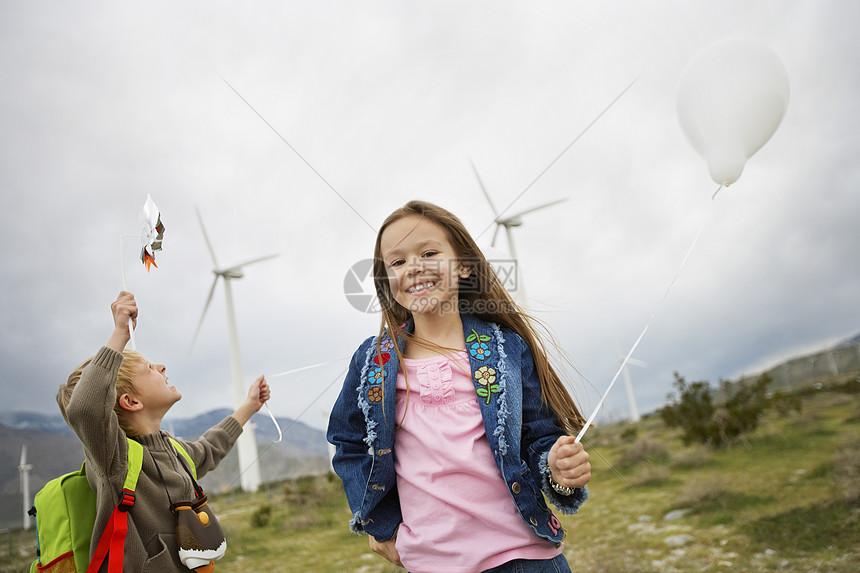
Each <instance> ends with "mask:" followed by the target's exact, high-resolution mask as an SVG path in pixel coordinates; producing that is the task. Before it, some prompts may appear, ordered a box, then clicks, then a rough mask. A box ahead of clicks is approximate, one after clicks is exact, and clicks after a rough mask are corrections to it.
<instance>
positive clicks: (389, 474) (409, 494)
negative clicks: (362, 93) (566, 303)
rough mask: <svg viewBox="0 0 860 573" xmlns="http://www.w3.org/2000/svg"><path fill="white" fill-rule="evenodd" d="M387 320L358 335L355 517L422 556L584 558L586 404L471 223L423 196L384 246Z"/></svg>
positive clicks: (346, 449)
mask: <svg viewBox="0 0 860 573" xmlns="http://www.w3.org/2000/svg"><path fill="white" fill-rule="evenodd" d="M373 274H374V284H375V287H376V294H377V297H378V298H379V301H380V305H381V307H382V325H381V328H380V332H379V335H378V336H375V337H371V338H369V339H367V340H366V341H365V342H364V343H363V344H362V345H361V346H360V347H359V349H358V350H357V351H356V353H355V355H354V356H353V359H352V362H351V364H350V369H349V373H348V375H347V377H346V380H345V382H344V386H343V390H342V391H341V393H340V396H339V397H338V399H337V402H336V403H335V406H334V408H333V410H332V414H331V419H330V420H329V427H328V440H329V441H330V442H331V443H332V444H334V445H335V446H336V448H337V451H336V453H335V456H334V459H333V466H334V468H335V471H336V472H337V473H338V475H339V476H340V477H341V479H342V480H343V487H344V490H345V491H346V496H347V499H348V501H349V505H350V508H351V510H352V512H353V517H352V520H351V521H350V528H351V529H352V530H353V531H355V532H356V533H360V532H366V533H368V534H369V537H370V547H371V548H372V549H373V550H374V551H375V552H377V553H379V554H381V555H382V556H384V557H385V558H386V559H388V560H389V561H391V562H392V563H395V564H397V565H402V566H404V567H406V568H407V569H409V570H410V571H414V572H421V571H428V572H430V571H432V572H438V571H445V572H452V573H457V572H462V573H472V572H476V571H485V570H486V571H499V572H500V571H570V568H569V566H568V564H567V561H565V559H564V556H563V555H562V549H563V545H562V540H563V539H564V536H565V531H564V529H563V528H562V527H561V524H560V523H559V521H558V519H557V518H556V517H555V515H553V514H552V512H551V511H550V510H549V509H547V506H546V504H545V502H544V498H543V495H542V493H545V494H546V495H547V497H548V498H549V499H550V500H551V501H552V502H553V504H554V505H555V506H556V507H557V508H558V509H559V510H560V511H561V512H562V513H576V511H577V510H578V509H579V506H580V505H581V504H582V503H583V502H584V501H585V500H586V498H587V497H588V492H587V490H586V488H585V484H586V483H587V482H588V481H589V479H590V478H591V466H590V464H589V463H588V454H587V453H585V451H583V448H582V445H581V444H576V443H574V438H573V437H572V436H570V435H568V434H569V433H574V432H576V431H578V430H579V429H580V428H581V427H582V425H583V423H584V418H583V417H582V415H581V414H580V412H579V410H578V409H577V407H576V405H575V404H574V403H573V401H572V400H571V398H570V395H569V394H568V393H567V391H566V390H565V387H564V385H563V384H562V382H561V380H560V379H559V377H558V375H557V374H556V372H555V370H554V369H553V368H552V366H551V365H550V364H549V361H548V360H547V353H546V351H545V349H544V346H543V344H542V343H541V341H540V339H539V337H538V336H537V334H536V331H535V328H534V326H533V325H532V321H531V320H530V319H529V318H528V317H527V316H526V315H525V314H524V313H523V312H522V311H521V310H520V309H519V308H518V307H517V306H516V305H515V303H514V302H513V300H512V299H511V297H510V295H509V294H508V293H507V292H506V291H505V289H504V287H503V286H502V285H501V284H500V282H499V281H498V279H497V278H496V276H495V274H494V273H493V271H492V269H491V268H490V265H489V263H488V262H487V260H486V259H485V258H484V256H483V254H482V253H481V251H480V250H479V249H478V247H477V245H476V244H475V241H474V240H473V239H472V238H471V237H470V236H469V233H468V232H467V231H466V229H465V227H464V226H463V224H462V223H461V222H460V221H459V219H457V217H455V216H454V215H453V214H451V213H449V212H448V211H446V210H444V209H442V208H440V207H438V206H436V205H433V204H430V203H424V202H420V201H411V202H409V203H407V204H406V205H405V206H404V207H402V208H401V209H398V210H396V211H395V212H394V213H392V214H391V215H390V216H389V217H388V218H387V219H386V220H385V222H384V223H383V224H382V228H381V229H380V230H379V233H378V235H377V238H376V247H375V249H374V273H373Z"/></svg>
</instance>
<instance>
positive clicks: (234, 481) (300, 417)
mask: <svg viewBox="0 0 860 573" xmlns="http://www.w3.org/2000/svg"><path fill="white" fill-rule="evenodd" d="M346 371H347V368H344V369H343V370H341V371H340V373H339V374H338V375H337V376H335V377H334V378H333V379H332V381H331V382H329V384H328V386H326V387H325V388H323V389H322V392H320V393H319V394H318V395H317V397H316V398H314V399H313V400H311V402H310V403H309V404H308V405H307V406H305V409H304V410H302V411H301V412H299V415H298V416H296V418H295V419H293V420H291V421H290V424H289V425H288V426H287V427H286V428H284V430H285V431H289V429H290V428H292V427H293V426H294V425H296V424H297V423H298V422H299V420H301V419H302V416H304V415H305V413H306V412H307V411H308V410H310V408H311V406H313V405H314V404H316V403H317V401H318V400H319V399H320V398H322V397H323V395H324V394H325V393H326V392H328V390H329V388H331V387H332V386H334V384H335V383H336V382H338V381H339V380H341V376H343V375H344V374H346ZM266 378H269V376H267V377H266ZM267 404H268V402H267ZM278 428H279V429H280V426H279V427H278ZM275 443H276V442H274V441H273V442H271V443H270V444H268V445H267V446H266V447H265V448H264V449H263V451H262V452H260V453H259V454H257V458H256V459H255V460H254V461H253V462H251V463H250V464H248V467H246V468H244V469H241V471H240V472H239V475H238V476H236V478H235V479H233V481H231V482H230V484H229V485H228V486H227V487H233V486H234V485H236V482H238V481H239V480H240V479H241V478H242V475H244V473H245V472H247V471H248V470H249V469H251V466H253V465H254V464H256V463H257V462H259V461H260V458H262V457H263V454H265V453H266V452H268V451H269V450H270V449H271V448H273V447H274V445H275Z"/></svg>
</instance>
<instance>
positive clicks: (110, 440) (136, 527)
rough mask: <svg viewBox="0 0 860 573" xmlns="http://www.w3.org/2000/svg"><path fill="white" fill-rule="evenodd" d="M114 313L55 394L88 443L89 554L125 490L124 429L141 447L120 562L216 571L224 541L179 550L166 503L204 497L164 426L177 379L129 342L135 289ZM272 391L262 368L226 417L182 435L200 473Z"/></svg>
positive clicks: (130, 567)
mask: <svg viewBox="0 0 860 573" xmlns="http://www.w3.org/2000/svg"><path fill="white" fill-rule="evenodd" d="M111 312H112V314H113V321H114V330H113V333H112V334H111V336H110V338H109V339H108V342H107V344H106V345H105V346H103V347H102V348H101V349H100V350H99V351H98V353H97V354H96V355H95V356H93V357H92V358H89V359H88V360H86V361H85V362H84V363H83V364H81V365H80V366H78V368H77V369H75V371H74V372H72V374H71V375H70V376H69V379H68V382H66V383H65V384H63V385H62V386H61V387H60V391H59V393H58V394H57V403H58V404H59V406H60V411H61V412H62V414H63V417H64V418H65V419H66V422H67V423H68V424H69V426H71V428H72V429H73V430H74V431H75V433H76V434H77V435H78V437H79V438H80V440H81V442H82V443H83V445H84V453H85V455H86V475H87V479H88V480H89V482H90V486H92V488H93V491H95V492H96V521H95V527H94V528H93V537H92V541H91V544H90V557H91V558H92V556H93V552H94V551H95V549H96V546H97V544H98V541H99V539H100V538H101V536H102V532H103V531H104V530H105V527H106V526H107V524H108V519H109V518H110V515H111V513H112V512H113V509H114V508H115V507H116V505H117V502H119V499H120V495H121V494H122V490H123V481H124V479H125V476H126V473H127V468H128V455H129V454H128V450H129V443H128V440H127V439H126V437H128V438H132V439H134V440H135V441H137V442H139V443H140V444H141V445H142V446H143V463H142V466H141V472H140V477H139V478H138V481H137V488H136V490H135V501H134V505H133V506H132V507H131V508H130V509H129V510H128V532H127V534H126V536H125V546H124V550H123V557H124V559H123V560H122V563H123V570H124V571H141V572H147V571H151V572H154V573H155V572H157V573H164V572H170V571H177V572H181V571H184V572H186V573H188V571H189V570H190V569H192V568H193V569H195V570H196V571H199V572H201V573H209V572H211V571H212V570H213V569H214V560H211V558H214V559H217V558H218V557H220V555H221V554H223V550H224V549H225V548H226V542H225V543H224V545H223V547H220V546H219V547H217V549H213V550H211V551H208V552H203V551H200V550H201V549H209V548H208V547H203V546H196V547H194V548H191V549H182V548H180V545H179V543H178V536H177V535H176V533H177V532H180V529H179V528H178V527H177V526H176V522H175V520H174V515H173V513H172V508H171V506H172V505H173V504H174V502H179V501H180V500H183V501H184V500H198V502H199V501H201V500H202V502H204V503H205V499H203V498H202V497H198V493H200V494H202V490H200V492H198V491H197V490H198V486H197V483H196V482H195V481H194V479H193V476H192V475H191V472H190V471H189V469H188V465H187V464H186V462H184V461H183V460H182V459H181V458H180V454H179V452H178V451H177V450H176V449H175V448H174V446H173V445H172V444H171V442H170V438H171V436H170V435H169V434H167V432H165V431H163V430H162V429H161V420H162V418H163V417H164V416H165V414H167V412H168V410H170V408H171V407H172V406H173V404H175V403H176V402H178V401H179V399H180V398H182V394H181V393H180V392H179V390H178V389H177V388H176V386H170V385H168V383H167V373H166V370H167V369H166V367H165V366H164V365H163V364H152V363H150V362H148V361H147V360H146V359H145V358H144V357H143V356H142V355H141V354H140V353H138V352H133V351H129V350H125V345H126V344H127V343H128V341H129V330H128V323H129V321H136V320H137V304H136V302H135V300H134V295H132V294H131V293H128V292H121V293H120V294H119V296H118V297H117V299H116V300H115V301H114V302H113V303H112V304H111ZM269 396H270V391H269V385H268V383H267V382H266V380H265V378H264V377H262V376H260V377H259V378H257V380H255V381H254V383H253V384H251V388H250V390H249V392H248V397H247V398H246V399H245V401H244V402H243V403H242V404H241V405H240V406H239V408H237V409H236V411H235V412H233V414H232V415H230V416H227V417H226V418H224V419H223V420H222V421H221V422H220V423H219V424H217V425H216V426H213V427H212V428H210V429H209V430H207V431H206V432H205V433H204V434H203V435H202V436H201V437H200V438H198V439H197V440H195V441H184V440H183V441H179V442H178V443H179V444H180V445H181V446H182V448H183V449H184V450H185V452H186V453H187V454H188V456H189V457H190V458H191V459H192V460H193V462H194V465H195V466H196V470H197V475H198V477H202V476H203V475H204V474H205V473H206V472H208V471H210V470H212V469H214V468H215V467H216V466H217V465H218V463H219V462H220V461H221V460H222V459H223V458H224V456H226V455H227V453H228V452H229V451H230V449H231V448H232V447H233V444H234V443H235V442H236V438H238V437H239V434H241V433H242V426H243V425H244V424H245V423H246V422H247V421H248V420H249V419H250V418H251V416H253V415H254V413H255V412H257V411H258V410H259V409H260V408H261V407H262V406H263V404H264V403H265V402H266V401H267V400H268V399H269ZM186 503H188V504H191V503H193V502H186ZM201 521H203V520H202V519H201ZM222 539H223V538H222ZM215 541H216V542H217V541H218V540H217V539H216V540H215ZM111 549H113V547H111ZM110 558H111V556H110V555H108V558H106V559H105V560H104V562H103V563H102V564H101V567H100V568H99V569H98V570H99V571H107V570H108V565H109V559H110ZM112 570H113V569H112Z"/></svg>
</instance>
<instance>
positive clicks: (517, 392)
mask: <svg viewBox="0 0 860 573" xmlns="http://www.w3.org/2000/svg"><path fill="white" fill-rule="evenodd" d="M461 318H462V322H463V334H464V337H465V339H466V349H467V350H468V351H469V363H470V368H471V371H472V373H473V376H472V382H473V384H474V386H475V391H476V394H477V395H476V397H475V398H476V400H478V403H479V404H480V408H481V416H482V417H483V421H484V430H485V431H486V434H487V439H488V441H489V444H490V449H491V451H492V453H493V458H494V459H495V461H496V466H497V467H498V469H499V472H500V473H501V476H502V479H504V481H505V483H506V484H507V486H508V492H509V493H510V495H511V498H512V499H513V500H514V503H515V504H516V507H517V510H518V511H519V514H520V517H521V518H522V520H523V522H524V523H525V524H526V525H527V526H529V527H531V528H532V530H533V531H534V532H535V533H536V534H537V535H538V536H539V537H541V538H543V539H545V540H547V541H548V542H549V543H552V544H553V545H555V546H558V545H560V544H561V541H562V540H563V539H564V535H565V531H564V529H563V528H562V527H561V524H560V523H559V521H558V519H557V518H556V517H555V515H553V514H552V512H551V511H550V510H549V509H548V508H547V505H546V502H545V500H544V497H543V495H541V492H543V493H544V494H546V497H547V498H548V499H549V500H550V501H552V503H553V504H554V505H555V506H556V507H557V508H558V509H559V510H560V511H561V512H562V513H565V514H570V513H576V512H577V510H578V509H579V506H580V505H582V503H583V502H584V501H585V500H586V499H587V498H588V490H587V489H586V488H581V489H576V490H574V493H573V494H571V495H570V496H561V495H559V494H557V493H556V492H555V491H554V490H553V489H552V488H551V487H550V485H549V481H548V478H547V475H546V469H547V456H548V454H549V450H550V448H551V447H552V445H553V444H554V443H555V441H556V440H557V439H558V438H559V436H562V435H564V431H562V430H561V429H560V428H559V427H558V426H557V425H556V424H555V421H554V416H553V415H552V414H551V413H550V411H548V410H547V408H546V407H545V406H543V405H542V404H541V391H540V380H539V378H538V375H537V372H536V370H535V366H534V361H533V359H532V355H531V352H530V350H529V348H528V346H527V345H526V343H525V341H523V339H522V338H520V337H519V336H518V335H516V334H515V333H513V332H511V331H509V330H502V329H501V328H499V326H498V325H496V324H492V323H487V322H484V321H481V320H479V319H477V318H475V317H473V316H470V315H468V314H463V315H461ZM412 329H413V325H412V324H411V321H410V323H409V324H407V326H406V330H407V331H411V330H412ZM377 342H379V345H380V347H381V350H382V354H381V358H380V356H377V349H376V348H377ZM397 344H398V346H399V348H400V350H401V352H402V351H403V348H404V346H405V341H404V340H403V339H402V338H400V339H398V340H397ZM398 368H399V364H398V360H397V354H396V353H395V351H394V341H392V340H391V338H390V336H389V335H388V333H387V332H386V333H384V334H383V335H382V337H381V338H379V337H375V336H374V337H370V338H368V339H367V340H365V341H364V343H362V345H361V346H360V347H359V348H358V350H357V351H356V352H355V354H354V355H353V357H352V361H351V363H350V367H349V372H348V374H347V376H346V380H345V381H344V385H343V389H342V390H341V393H340V396H338V399H337V401H336V402H335V405H334V408H333V409H332V413H331V418H330V419H329V425H328V433H327V439H328V441H329V442H331V443H332V444H333V445H334V446H335V447H336V452H335V455H334V458H333V460H332V465H333V467H334V470H335V472H337V474H338V475H339V476H340V478H341V480H343V487H344V490H345V492H346V497H347V501H348V502H349V506H350V509H351V510H352V512H353V517H352V520H351V521H350V524H349V525H350V529H352V531H354V532H356V533H361V532H362V531H364V532H366V533H369V534H371V535H373V536H374V537H375V538H376V539H377V540H379V541H383V540H388V539H391V538H392V537H393V536H394V534H395V532H396V531H397V527H398V525H399V524H400V522H401V521H402V517H401V512H400V499H399V497H398V494H397V483H396V479H395V471H394V455H393V454H394V432H395V428H394V425H395V390H396V388H395V387H396V381H397V371H398Z"/></svg>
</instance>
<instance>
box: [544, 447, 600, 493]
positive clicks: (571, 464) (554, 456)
mask: <svg viewBox="0 0 860 573" xmlns="http://www.w3.org/2000/svg"><path fill="white" fill-rule="evenodd" d="M546 461H547V465H548V466H549V469H550V471H551V472H552V479H553V481H555V483H557V484H558V485H563V486H565V487H582V486H584V485H585V484H587V483H588V481H589V480H590V479H591V464H590V463H588V454H587V453H586V451H585V448H583V447H582V444H578V443H576V438H574V437H573V436H561V437H560V438H559V439H558V440H556V442H555V444H553V446H552V448H551V449H550V451H549V455H548V456H547V460H546Z"/></svg>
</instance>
